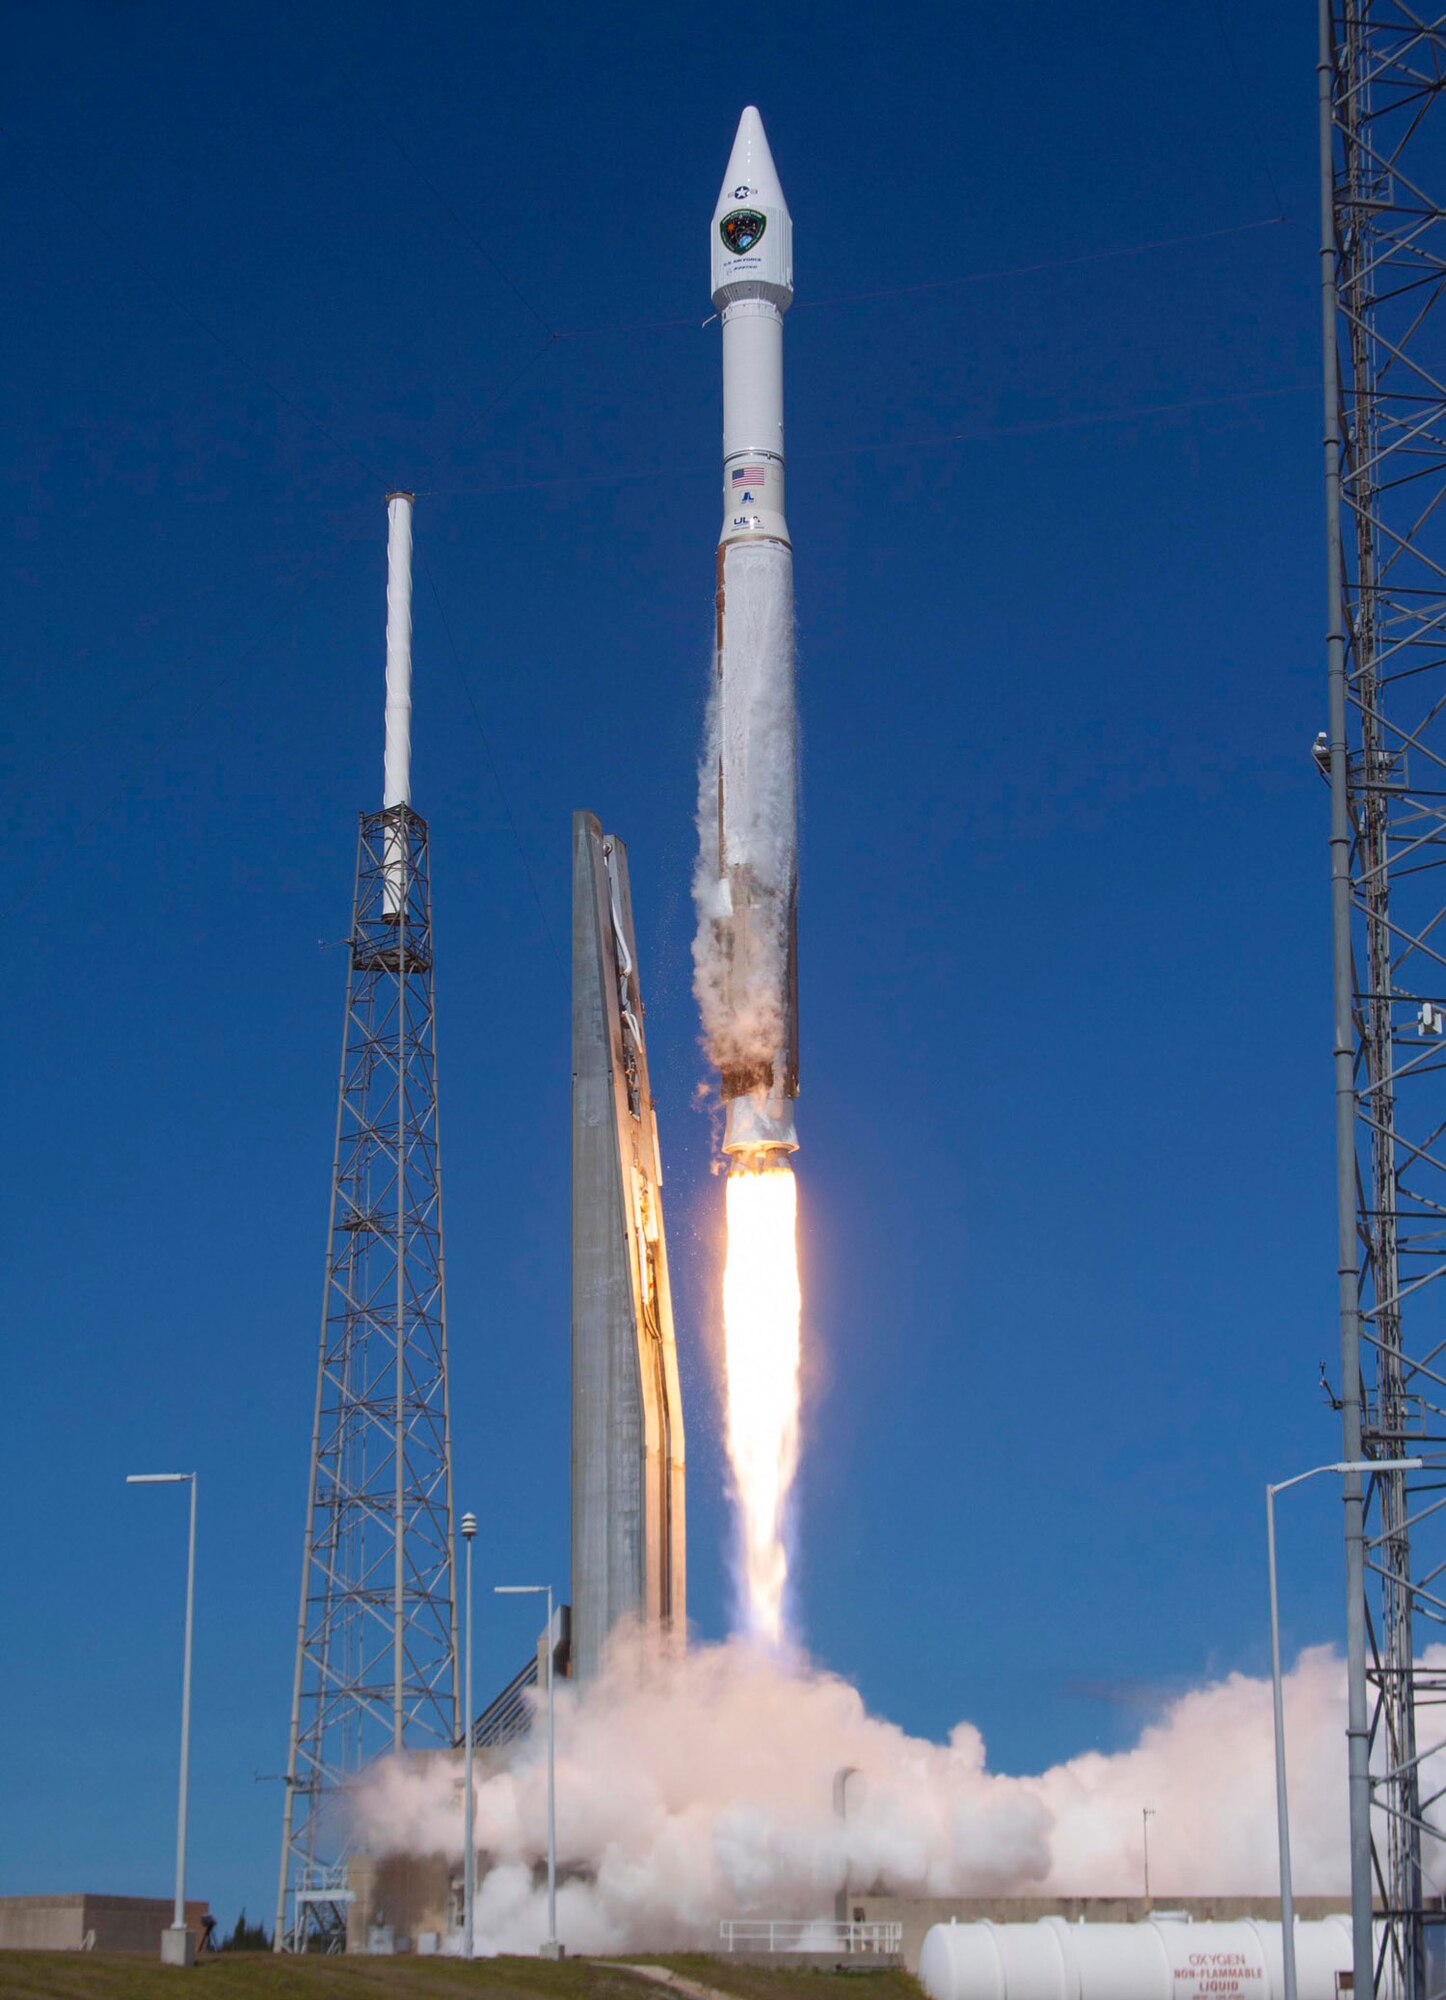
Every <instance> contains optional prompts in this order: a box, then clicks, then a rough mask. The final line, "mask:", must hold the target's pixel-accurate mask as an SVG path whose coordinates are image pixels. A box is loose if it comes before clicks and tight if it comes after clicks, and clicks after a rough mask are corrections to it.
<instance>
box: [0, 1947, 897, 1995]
mask: <svg viewBox="0 0 1446 2000" xmlns="http://www.w3.org/2000/svg"><path fill="white" fill-rule="evenodd" d="M647 1962H648V1963H649V1964H652V1965H668V1966H672V1967H673V1969H674V1970H675V1971H677V1972H681V1973H685V1974H686V1975H687V1976H688V1977H689V1978H690V1979H696V1980H697V1981H698V1982H699V1984H700V1985H703V1986H711V1987H715V1988H717V1989H718V1990H719V1991H720V1992H723V1993H727V1994H732V1995H735V1996H736V2000H805V1996H807V2000H823V1996H822V1995H821V1994H820V1990H819V1982H820V1980H832V1978H833V1975H832V1974H829V1973H818V1972H810V1971H807V1970H805V1969H803V1968H800V1969H799V1970H798V1971H796V1972H793V1971H783V1972H776V1971H774V1970H773V1969H772V1968H771V1967H764V1966H751V1965H744V1964H740V1963H736V1962H735V1963H729V1962H727V1961H726V1960H723V1959H718V1958H711V1957H708V1956H706V1955H704V1954H703V1953H698V1954H695V1955H691V1954H690V1955H687V1956H680V1957H675V1958H656V1957H653V1956H652V1955H651V1954H650V1955H649V1956H648V1961H647ZM844 1992H845V1994H846V1995H854V1994H857V1996H858V2000H921V1996H920V1989H919V1987H918V1985H917V1984H916V1982H915V1981H914V1980H913V1979H911V1978H910V1977H909V1975H908V1974H907V1973H905V1972H877V1973H871V1974H870V1975H869V1976H868V1979H867V1982H866V1984H865V1986H864V1988H863V1991H862V1993H860V1992H859V1991H858V1988H857V1987H856V1986H855V1985H854V1983H853V1981H852V1979H851V1980H850V1983H849V1985H848V1987H847V1988H845V1989H844ZM187 1993H189V1994H191V1995H192V1996H193V2000H389V1996H391V1995H396V1996H397V2000H460V1996H463V1995H469V1994H475V1995H478V1996H485V2000H664V1996H665V1994H666V1989H665V1988H663V1987H659V1986H655V1985H652V1984H651V1983H649V1982H647V1981H645V1980H642V1979H639V1978H637V1977H636V1976H635V1975H632V1974H629V1973H627V1972H624V1971H623V1970H622V1969H621V1968H620V1967H617V1966H613V1965H609V1964H608V1962H607V1961H606V1960H605V1959H589V1958H572V1959H564V1960H562V1962H561V1963H560V1964H552V1963H550V1962H549V1961H547V1960H545V1959H538V1958H483V1959H476V1960H474V1961H473V1963H472V1964H470V1965H468V1964H465V1963H464V1962H463V1961H462V1960H461V1959H456V1958H412V1957H403V1958H291V1957H280V1958H278V1957H275V1956H273V1954H272V1953H270V1952H217V1953H215V1954H214V1955H213V1956H208V1957H207V1958H205V1959H204V1960H203V1961H202V1963H201V1964H200V1965H198V1966H197V1967H196V1969H195V1971H194V1972H183V1971H180V1970H178V1969H176V1968H174V1967H169V1966H163V1965H160V1964H158V1963H157V1962H156V1961H155V1960H154V1959H150V1958H139V1957H135V1956H132V1955H129V1954H122V1953H118V1952H75V1951H0V2000H181V1996H182V1995H183V1994H187Z"/></svg>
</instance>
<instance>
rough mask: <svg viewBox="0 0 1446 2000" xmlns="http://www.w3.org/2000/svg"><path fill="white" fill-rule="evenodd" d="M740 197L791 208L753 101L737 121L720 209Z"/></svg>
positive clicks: (720, 196)
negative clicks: (785, 198)
mask: <svg viewBox="0 0 1446 2000" xmlns="http://www.w3.org/2000/svg"><path fill="white" fill-rule="evenodd" d="M737 201H755V202H757V203H758V204H759V205H760V206H761V207H765V208H781V209H782V210H783V211H784V212H785V213H787V210H788V203H787V202H786V201H785V200H784V198H783V187H782V184H781V183H780V181H779V178H778V169H777V167H775V166H774V164H773V154H772V153H771V152H770V151H769V146H768V134H767V133H766V132H765V131H764V129H763V120H762V119H761V118H760V117H759V115H758V108H757V106H756V105H753V104H750V105H748V106H746V107H745V109H744V112H743V116H742V117H741V118H740V119H739V121H738V132H737V135H736V136H735V138H734V141H733V150H732V152H731V153H730V154H729V155H728V171H727V173H726V174H724V176H723V187H722V191H721V192H720V194H719V196H718V205H719V207H720V209H721V208H722V207H723V206H724V205H725V204H727V203H731V202H737Z"/></svg>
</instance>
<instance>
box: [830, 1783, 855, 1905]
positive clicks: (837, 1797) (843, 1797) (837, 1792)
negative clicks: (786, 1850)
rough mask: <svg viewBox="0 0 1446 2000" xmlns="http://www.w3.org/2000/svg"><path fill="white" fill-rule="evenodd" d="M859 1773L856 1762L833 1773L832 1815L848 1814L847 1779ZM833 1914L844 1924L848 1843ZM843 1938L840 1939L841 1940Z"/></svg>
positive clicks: (847, 1880) (847, 1893)
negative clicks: (841, 1879)
mask: <svg viewBox="0 0 1446 2000" xmlns="http://www.w3.org/2000/svg"><path fill="white" fill-rule="evenodd" d="M858 1774H859V1767H858V1765H857V1764H844V1765H841V1766H840V1768H839V1769H838V1770H837V1771H835V1772H834V1774H833V1816H834V1818H835V1819H840V1820H846V1819H847V1818H848V1816H849V1779H850V1778H856V1777H857V1776H858ZM833 1914H834V1921H835V1923H839V1924H846V1923H847V1922H848V1920H849V1857H848V1843H847V1841H845V1843H844V1872H843V1881H842V1882H841V1883H840V1884H839V1887H838V1893H837V1895H836V1896H835V1897H834V1902H833ZM842 1941H843V1940H841V1942H842Z"/></svg>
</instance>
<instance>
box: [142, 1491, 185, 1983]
mask: <svg viewBox="0 0 1446 2000" xmlns="http://www.w3.org/2000/svg"><path fill="white" fill-rule="evenodd" d="M187 1480H189V1481H190V1485H191V1532H190V1537H189V1541H188V1546H187V1551H186V1639H185V1649H186V1650H185V1664H184V1666H183V1667H182V1669H181V1783H180V1796H179V1800H178V1802H177V1806H176V1907H175V1910H174V1912H173V1914H172V1918H171V1927H170V1929H169V1930H165V1931H162V1932H161V1963H162V1964H163V1965H194V1964H195V1961H196V1940H195V1939H194V1938H193V1937H192V1936H191V1932H190V1929H189V1927H188V1925H187V1923H186V1795H187V1792H188V1790H189V1786H190V1776H191V1630H192V1625H193V1622H194V1612H195V1604H196V1475H195V1473H194V1472H131V1473H127V1475H126V1485H127V1486H181V1485H184V1484H185V1483H186V1481H187Z"/></svg>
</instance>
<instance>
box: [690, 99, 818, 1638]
mask: <svg viewBox="0 0 1446 2000" xmlns="http://www.w3.org/2000/svg"><path fill="white" fill-rule="evenodd" d="M712 259H713V303H714V305H715V306H716V307H717V308H718V310H719V312H720V314H721V316H722V322H723V532H722V536H721V538H720V541H719V544H718V575H717V600H716V602H717V632H716V648H717V650H716V661H715V675H714V685H713V692H712V697H711V700H710V702H709V707H708V733H707V744H706V748H705V752H704V757H703V763H702V770H701V778H700V792H699V802H698V834H699V843H698V864H697V867H696V869H695V871H694V882H693V889H694V900H695V903H696V906H697V913H698V930H697V936H696V939H695V942H694V947H693V961H694V990H695V992H696V994H697V997H698V1006H699V1011H700V1013H701V1015H702V1021H703V1032H704V1037H705V1041H706V1044H707V1048H708V1053H709V1056H710V1058H711V1059H712V1061H713V1063H714V1065H715V1067H716V1068H717V1070H718V1076H719V1088H720V1092H721V1095H722V1098H723V1101H724V1105H725V1108H726V1118H727V1122H726V1126H725V1130H724V1136H723V1150H724V1153H725V1155H726V1156H727V1159H728V1164H729V1178H728V1191H727V1225H728V1253H727V1264H726V1268H725V1272H724V1280H723V1321H724V1342H725V1355H726V1368H727V1404H728V1409H727V1437H728V1452H729V1459H730V1462H731V1465H732V1470H733V1482H734V1487H735V1491H736V1498H737V1503H738V1512H739V1543H740V1561H739V1572H740V1574H739V1595H740V1600H741V1603H740V1612H741V1622H742V1623H743V1625H744V1626H745V1628H746V1629H747V1630H749V1631H750V1632H752V1633H753V1634H755V1635H756V1636H757V1637H759V1638H761V1639H764V1640H765V1641H768V1642H770V1643H777V1642H778V1641H779V1640H780V1639H781V1638H782V1636H783V1629H784V1603H785V1592H786V1587H787V1578H788V1551H787V1539H786V1537H787V1522H788V1501H789V1492H790V1489H791V1487H792V1484H793V1477H794V1473H795V1471H796V1469H797V1464H798V1439H799V1325H800V1291H799V1282H798V1254H797V1240H796V1214H797V1189H796V1186H795V1183H794V1177H793V1169H792V1166H791V1164H790V1161H791V1156H792V1154H793V1153H794V1152H795V1151H796V1150H797V1146H798V1139H797V1135H796V1132H795V1130H794V1120H793V1104H794V1099H795V1098H796V1097H797V1095H798V978H797V901H798V800H797V793H798V732H797V725H796V717H795V703H794V672H793V646H794V640H793V549H792V545H791V544H790V542H789V538H788V524H787V520H786V518H785V513H784V500H785V490H784V489H785V466H784V451H783V315H784V313H785V312H786V311H787V309H788V306H789V304H790V303H791V301H792V298H793V224H792V220H791V218H790V216H789V213H788V205H787V203H786V202H785V201H784V198H783V189H782V187H781V186H780V185H779V180H778V174H777V171H776V169H775V167H774V164H773V156H772V154H771V153H770V151H769V148H768V140H767V138H766V137H765V136H764V131H763V121H762V120H761V119H760V117H759V115H758V113H757V111H755V110H754V109H753V108H752V107H751V106H750V107H749V108H748V109H747V110H746V111H745V112H744V113H743V117H742V119H741V120H740V122H739V126H738V134H737V137H736V139H735V140H734V142H733V151H732V154H731V155H730V157H729V161H728V171H727V174H726V176H725V178H724V182H723V188H722V192H721V193H720V195H719V197H718V205H717V208H716V209H715V211H714V216H713V231H712Z"/></svg>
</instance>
